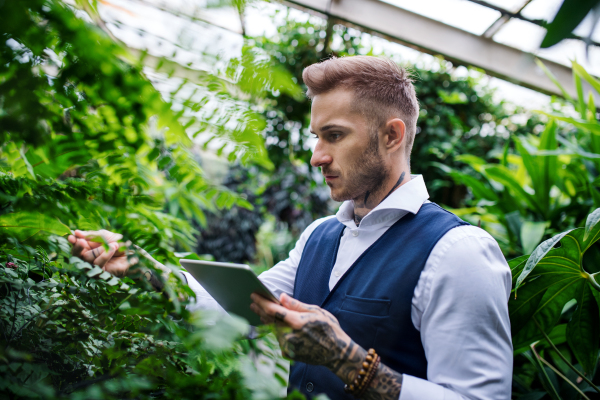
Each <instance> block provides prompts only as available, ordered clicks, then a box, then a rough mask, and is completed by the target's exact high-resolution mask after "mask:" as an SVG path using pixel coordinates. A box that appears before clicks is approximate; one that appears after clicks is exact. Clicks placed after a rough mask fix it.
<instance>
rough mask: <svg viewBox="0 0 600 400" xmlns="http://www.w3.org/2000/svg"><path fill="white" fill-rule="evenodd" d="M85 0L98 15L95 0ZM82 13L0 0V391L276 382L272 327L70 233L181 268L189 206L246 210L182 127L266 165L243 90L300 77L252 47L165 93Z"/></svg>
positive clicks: (52, 2)
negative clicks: (123, 263) (113, 270)
mask: <svg viewBox="0 0 600 400" xmlns="http://www.w3.org/2000/svg"><path fill="white" fill-rule="evenodd" d="M79 4H80V5H82V6H85V9H86V10H87V11H88V12H89V13H90V14H89V15H90V16H91V17H92V19H93V20H96V21H97V23H98V24H99V25H102V24H101V21H98V18H99V17H98V16H97V15H96V14H95V10H94V7H93V5H94V4H95V2H90V3H89V4H88V3H87V2H79ZM76 13H79V14H81V11H80V10H76V9H74V8H72V7H71V6H69V5H66V4H64V3H62V2H61V1H58V0H29V1H23V2H2V3H0V35H1V37H2V40H3V43H5V44H3V45H2V46H0V232H1V234H0V303H1V304H2V305H1V307H0V331H2V333H1V334H0V371H2V373H1V374H0V393H1V394H2V396H3V397H7V398H48V399H50V398H72V399H92V398H103V399H111V398H151V397H152V398H154V397H157V396H162V397H167V398H178V399H185V398H197V397H198V396H206V397H219V398H239V399H241V398H250V397H256V398H266V397H268V398H272V397H276V396H279V395H280V390H281V389H282V378H281V376H280V375H279V374H278V373H277V372H276V371H277V370H278V369H280V368H281V366H280V365H279V367H278V362H277V361H276V352H275V350H274V349H275V347H276V344H275V342H274V340H273V338H272V337H271V336H265V337H264V338H262V339H259V340H258V341H249V340H246V339H243V338H244V337H245V335H246V334H247V332H248V326H247V324H246V323H245V322H244V321H241V320H239V319H234V318H223V317H222V316H218V315H212V314H210V313H208V312H198V313H191V312H190V311H189V310H188V309H187V308H186V306H187V305H189V304H191V303H193V292H192V291H191V290H190V289H189V287H187V285H184V284H182V282H181V281H180V280H179V278H177V276H176V275H174V274H170V275H169V276H168V277H164V278H163V279H164V280H165V283H166V285H165V289H164V292H163V293H156V292H154V290H152V288H151V287H150V286H149V285H148V284H147V283H146V282H145V280H140V279H136V276H135V275H133V276H131V277H127V278H117V277H113V276H111V275H110V274H108V273H107V272H104V271H103V270H102V269H100V268H98V267H95V266H92V265H90V264H88V263H86V262H84V261H82V260H80V259H78V258H74V257H71V248H70V247H71V246H70V245H69V243H68V242H67V240H66V238H65V237H64V236H66V235H67V234H69V233H70V232H71V229H75V228H79V229H99V228H106V229H112V230H114V231H118V232H121V233H123V234H124V236H125V238H127V239H128V240H129V241H128V242H126V243H124V244H123V247H124V248H126V250H127V251H129V252H131V256H132V257H134V256H135V257H138V258H139V259H140V263H139V264H140V267H142V268H148V269H154V270H155V271H156V272H157V273H160V271H158V270H156V268H155V266H154V264H153V263H151V262H148V261H147V259H146V258H144V257H143V255H142V254H138V253H137V251H136V248H135V247H133V246H132V245H131V242H133V243H135V244H137V245H139V246H141V247H142V248H144V249H145V250H147V251H149V252H150V253H152V254H153V256H154V257H156V258H157V259H159V260H161V261H163V262H164V263H165V264H167V267H168V268H170V269H172V270H173V271H177V270H178V269H179V267H178V266H177V265H176V257H175V254H174V251H181V250H189V249H192V248H193V246H194V245H195V240H194V237H193V232H194V230H193V228H192V226H191V223H190V220H191V219H192V218H195V219H196V222H197V223H202V222H203V221H204V219H203V211H204V210H206V209H209V210H216V209H219V208H221V207H231V206H233V205H237V206H239V207H245V208H252V207H251V205H250V204H249V203H248V202H247V201H246V200H245V199H244V198H242V197H241V196H238V195H237V194H236V193H234V192H231V191H229V190H228V189H227V188H226V187H222V186H218V185H215V184H213V183H211V182H210V181H208V180H207V179H206V178H205V176H204V173H203V171H202V169H201V168H200V166H199V164H198V163H197V162H196V160H195V158H194V156H193V155H192V153H191V150H190V149H191V145H192V141H191V139H190V136H194V135H195V134H196V133H198V132H200V133H203V134H205V135H208V136H209V137H214V140H220V141H221V143H223V145H224V146H228V149H229V150H227V153H228V156H229V158H230V159H231V160H239V161H240V162H244V163H246V164H247V165H249V164H253V163H255V164H258V165H262V167H263V168H269V167H270V162H269V160H268V158H267V157H266V150H265V148H264V144H263V139H262V137H261V135H260V131H261V129H262V128H263V127H264V120H263V119H262V117H261V116H260V115H259V114H258V113H256V112H253V111H252V107H253V104H254V103H252V102H253V101H256V100H257V99H259V98H260V97H261V96H264V94H265V93H267V92H270V91H273V90H279V91H280V92H282V93H284V92H289V93H293V92H294V91H296V92H297V91H298V88H297V86H296V85H295V84H294V83H293V82H292V81H291V79H290V77H289V75H286V74H285V73H284V72H282V71H280V70H279V69H277V68H269V66H268V64H266V63H265V62H264V60H261V59H260V58H258V57H255V55H254V54H253V53H252V52H246V53H244V54H242V56H241V58H240V59H238V60H232V61H231V63H229V64H228V66H227V67H226V68H225V69H224V70H222V71H197V74H198V75H199V76H200V77H199V78H198V80H195V82H196V83H192V82H189V81H186V80H185V79H184V80H180V81H179V82H178V83H179V85H176V88H175V90H174V91H171V92H167V93H160V92H159V91H157V90H156V89H155V87H154V86H153V84H152V82H151V81H150V79H149V76H150V75H146V74H144V73H142V67H143V64H142V62H143V57H142V59H141V60H140V59H136V58H134V57H133V56H132V55H131V54H130V52H129V51H128V50H127V49H126V48H125V47H124V46H122V45H121V44H119V43H118V42H115V41H114V40H113V39H111V38H110V37H109V36H108V35H107V33H106V32H104V31H102V30H101V29H99V27H98V26H96V25H92V24H90V23H88V22H86V19H83V18H79V17H77V16H76ZM161 65H162V66H161V67H160V68H159V71H158V72H157V73H156V74H157V75H152V76H153V77H154V78H156V76H161V77H162V78H160V79H175V78H172V77H171V78H169V76H168V75H172V72H173V71H174V70H175V68H176V67H178V66H177V65H175V64H174V63H173V62H172V61H170V60H169V59H166V58H165V59H163V60H162V61H161ZM179 67H181V66H179ZM161 73H165V76H163V75H161ZM154 78H153V79H154ZM156 79H158V78H156ZM189 89H191V90H189ZM186 93H187V95H185V94H186ZM190 93H191V94H190ZM215 107H216V108H217V110H219V112H215ZM226 122H227V123H226ZM138 275H139V274H138ZM265 333H266V332H265ZM284 371H285V369H284Z"/></svg>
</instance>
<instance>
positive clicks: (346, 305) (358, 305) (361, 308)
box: [340, 295, 392, 317]
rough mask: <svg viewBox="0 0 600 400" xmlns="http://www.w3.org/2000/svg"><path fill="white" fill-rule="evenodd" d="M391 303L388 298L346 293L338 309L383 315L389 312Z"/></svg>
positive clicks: (370, 314) (374, 315) (375, 315)
mask: <svg viewBox="0 0 600 400" xmlns="http://www.w3.org/2000/svg"><path fill="white" fill-rule="evenodd" d="M391 303H392V302H391V301H390V300H384V299H367V298H363V297H355V296H349V295H346V297H345V298H344V301H343V302H342V305H341V307H340V310H341V311H350V312H353V313H357V314H363V315H368V316H372V317H385V316H388V315H389V314H390V305H391Z"/></svg>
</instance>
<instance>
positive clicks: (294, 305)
mask: <svg viewBox="0 0 600 400" xmlns="http://www.w3.org/2000/svg"><path fill="white" fill-rule="evenodd" d="M279 301H281V304H282V305H283V306H284V307H285V308H287V309H290V310H294V311H298V312H310V311H314V306H310V305H308V304H305V303H303V302H301V301H299V300H296V299H294V298H293V297H291V296H289V295H288V294H286V293H282V294H281V297H280V299H279Z"/></svg>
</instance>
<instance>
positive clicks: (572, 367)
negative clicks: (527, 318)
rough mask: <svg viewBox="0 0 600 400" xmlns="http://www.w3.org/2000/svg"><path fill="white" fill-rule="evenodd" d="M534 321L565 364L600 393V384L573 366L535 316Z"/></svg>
mask: <svg viewBox="0 0 600 400" xmlns="http://www.w3.org/2000/svg"><path fill="white" fill-rule="evenodd" d="M533 322H535V325H536V326H537V327H538V329H539V330H540V332H542V335H544V339H546V341H547V342H548V343H550V346H552V348H553V349H554V351H555V352H556V354H558V356H559V357H560V358H561V359H562V360H563V361H564V362H565V364H567V365H568V366H569V368H571V369H572V370H573V371H575V373H576V374H577V375H579V376H580V377H581V379H583V380H584V381H586V382H587V384H588V385H590V386H591V387H593V388H594V390H595V391H596V392H598V393H600V389H599V388H598V386H596V385H594V383H593V382H592V381H591V380H590V379H588V378H587V377H586V376H585V374H583V373H582V372H581V371H579V370H578V369H577V368H575V367H574V366H573V364H571V363H570V362H569V360H567V358H566V357H565V356H563V354H562V353H561V352H560V351H558V348H557V347H556V345H555V344H554V343H552V341H551V340H550V337H549V336H548V335H547V334H546V332H544V330H543V329H542V327H541V326H540V324H539V323H538V322H537V320H536V319H535V318H533Z"/></svg>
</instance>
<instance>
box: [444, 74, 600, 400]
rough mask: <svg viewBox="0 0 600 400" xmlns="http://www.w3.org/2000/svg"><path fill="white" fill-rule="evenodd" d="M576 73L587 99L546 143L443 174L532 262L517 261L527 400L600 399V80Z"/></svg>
mask: <svg viewBox="0 0 600 400" xmlns="http://www.w3.org/2000/svg"><path fill="white" fill-rule="evenodd" d="M541 66H542V67H543V65H541ZM573 71H574V72H573V74H574V80H575V84H576V87H577V90H578V98H577V99H572V98H570V97H569V96H568V95H566V93H565V98H566V103H567V104H568V105H571V106H572V108H571V107H565V108H563V111H560V112H559V111H557V112H555V113H543V114H545V116H546V117H548V118H549V120H548V123H547V124H546V127H545V129H544V130H543V131H542V132H541V134H540V135H532V134H529V135H524V136H514V137H513V138H512V142H513V144H514V147H509V146H507V147H506V148H505V150H504V152H503V153H502V154H500V155H499V156H498V160H495V162H493V163H490V162H486V161H484V160H482V159H480V158H478V157H474V156H472V155H462V156H460V157H459V159H460V160H462V161H464V162H465V163H466V164H468V165H469V166H471V168H472V170H471V171H470V172H469V173H464V172H459V171H457V170H455V169H452V168H447V167H443V169H444V170H445V171H447V172H448V173H449V175H450V176H452V177H453V178H454V179H455V180H456V181H457V182H461V183H464V184H465V185H467V186H468V187H469V189H470V191H471V193H472V199H471V200H470V201H469V203H470V204H469V205H470V206H471V207H468V208H465V209H462V210H459V212H461V213H463V215H464V217H465V218H467V219H470V220H472V221H474V220H478V221H481V222H482V227H483V228H485V229H486V230H488V231H489V232H490V233H491V234H492V235H494V236H495V237H496V239H497V240H498V241H499V242H500V244H501V245H502V247H503V249H504V252H505V254H506V255H507V258H508V259H510V258H512V257H514V256H515V255H520V254H525V255H522V256H520V257H517V258H514V259H512V260H511V261H510V265H511V269H512V273H513V296H511V299H510V301H509V311H510V318H511V327H512V334H513V346H514V349H515V355H516V359H515V361H516V364H515V365H516V367H515V375H514V383H515V389H516V393H519V394H523V397H524V398H542V397H543V396H546V395H548V396H550V397H551V398H553V399H557V398H579V396H580V395H581V396H582V392H593V391H594V390H596V391H598V389H597V388H594V387H593V384H592V383H591V381H592V379H593V378H594V377H595V375H596V371H597V368H598V351H599V337H600V313H599V304H600V303H599V302H600V292H599V290H600V285H599V284H598V283H597V282H596V278H595V276H596V275H597V274H598V273H600V268H599V265H600V246H599V245H598V239H599V235H598V229H600V225H598V220H599V216H600V209H598V207H600V192H599V186H600V180H599V174H600V168H599V167H600V162H599V161H600V136H599V135H600V124H599V123H598V119H597V109H596V107H595V104H594V97H593V94H592V93H589V94H588V96H587V99H586V97H585V96H584V93H583V89H582V85H581V81H582V79H584V80H586V81H587V82H588V83H589V84H590V86H591V87H592V88H594V89H595V90H596V92H597V93H600V81H598V80H597V79H595V78H593V77H592V76H590V75H589V74H588V73H587V72H586V71H585V70H584V69H583V68H582V67H581V66H580V65H578V64H577V63H573ZM563 92H564V90H563ZM574 112H575V114H576V116H574V115H573V113H574ZM594 210H595V211H594ZM583 227H585V228H583ZM544 238H547V240H545V241H544V242H543V243H541V244H540V241H542V239H544ZM538 244H539V246H538ZM546 358H549V359H550V360H552V361H553V363H554V365H552V364H550V363H549V362H548V361H547V360H546ZM596 395H597V394H596ZM527 396H529V397H527Z"/></svg>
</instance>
